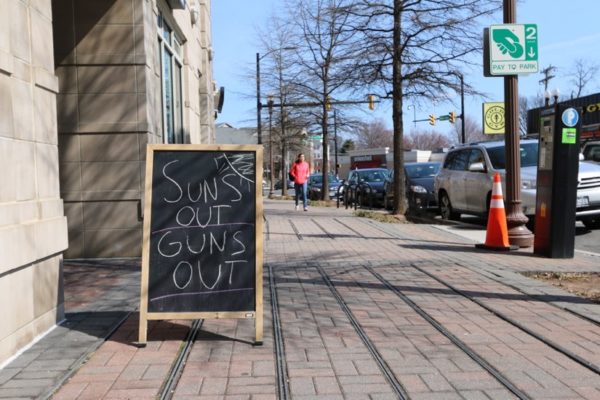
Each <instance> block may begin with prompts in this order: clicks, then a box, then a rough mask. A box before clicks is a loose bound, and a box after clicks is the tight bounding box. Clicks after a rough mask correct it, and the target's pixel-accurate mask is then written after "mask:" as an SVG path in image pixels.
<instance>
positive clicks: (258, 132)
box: [256, 47, 296, 144]
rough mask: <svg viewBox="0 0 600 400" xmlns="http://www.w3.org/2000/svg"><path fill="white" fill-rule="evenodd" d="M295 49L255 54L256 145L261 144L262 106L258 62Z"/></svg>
mask: <svg viewBox="0 0 600 400" xmlns="http://www.w3.org/2000/svg"><path fill="white" fill-rule="evenodd" d="M295 49H296V47H282V48H279V49H273V50H270V51H268V52H267V53H266V54H263V55H262V56H261V55H260V53H256V136H257V142H258V144H262V124H261V115H260V112H261V110H262V107H263V106H262V104H261V102H260V60H262V59H263V58H265V57H266V56H268V55H269V54H271V53H273V52H275V51H279V53H280V57H281V51H283V50H295Z"/></svg>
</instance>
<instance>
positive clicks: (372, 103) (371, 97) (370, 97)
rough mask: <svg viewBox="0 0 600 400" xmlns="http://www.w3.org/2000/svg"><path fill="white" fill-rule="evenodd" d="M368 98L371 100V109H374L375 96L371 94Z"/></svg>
mask: <svg viewBox="0 0 600 400" xmlns="http://www.w3.org/2000/svg"><path fill="white" fill-rule="evenodd" d="M367 98H368V100H369V110H371V111H373V110H374V109H375V96H374V95H372V94H370V95H369V96H368V97H367Z"/></svg>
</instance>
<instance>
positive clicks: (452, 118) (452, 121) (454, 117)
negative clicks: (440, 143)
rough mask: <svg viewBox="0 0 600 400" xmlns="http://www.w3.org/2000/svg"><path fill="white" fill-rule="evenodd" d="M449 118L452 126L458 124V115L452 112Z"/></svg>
mask: <svg viewBox="0 0 600 400" xmlns="http://www.w3.org/2000/svg"><path fill="white" fill-rule="evenodd" d="M448 116H449V117H450V119H448V121H450V123H451V124H453V123H455V122H456V113H455V112H454V111H450V113H448Z"/></svg>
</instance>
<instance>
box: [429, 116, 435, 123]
mask: <svg viewBox="0 0 600 400" xmlns="http://www.w3.org/2000/svg"><path fill="white" fill-rule="evenodd" d="M429 125H435V114H429Z"/></svg>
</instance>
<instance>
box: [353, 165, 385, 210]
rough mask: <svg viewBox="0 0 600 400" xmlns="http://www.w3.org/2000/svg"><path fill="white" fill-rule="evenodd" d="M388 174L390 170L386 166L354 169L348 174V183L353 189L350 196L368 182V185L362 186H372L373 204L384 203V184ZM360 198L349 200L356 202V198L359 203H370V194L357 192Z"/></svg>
mask: <svg viewBox="0 0 600 400" xmlns="http://www.w3.org/2000/svg"><path fill="white" fill-rule="evenodd" d="M387 176H388V170H387V169H385V168H364V169H353V170H351V171H350V173H349V174H348V185H349V188H350V189H351V190H350V191H349V196H353V195H354V193H356V192H357V189H358V188H359V186H361V184H363V183H366V184H368V186H367V185H363V186H361V187H368V188H370V189H371V190H372V191H373V193H372V198H373V205H376V204H383V194H384V189H383V184H384V183H385V180H386V178H387ZM357 196H358V198H357V199H354V198H348V201H350V202H354V201H355V200H356V201H357V202H358V204H361V205H367V204H369V197H368V195H364V194H363V195H361V194H360V193H358V194H357Z"/></svg>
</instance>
